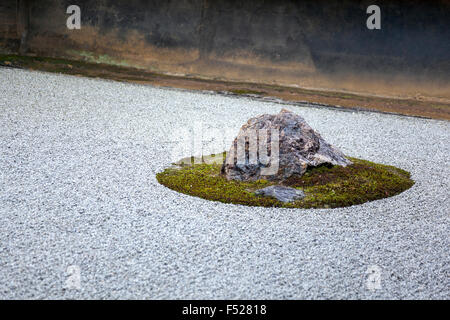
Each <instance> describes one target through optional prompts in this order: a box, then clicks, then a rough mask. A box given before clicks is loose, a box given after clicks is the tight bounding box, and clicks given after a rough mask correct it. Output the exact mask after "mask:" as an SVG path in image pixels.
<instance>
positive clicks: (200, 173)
mask: <svg viewBox="0 0 450 320" xmlns="http://www.w3.org/2000/svg"><path fill="white" fill-rule="evenodd" d="M225 157H226V153H225V152H224V153H221V154H215V155H209V156H203V157H202V158H194V157H191V158H186V159H181V160H180V161H178V162H176V163H174V164H173V166H172V167H170V168H167V169H165V170H164V171H163V172H160V173H158V174H157V175H156V178H157V180H158V182H159V183H161V184H162V185H164V186H166V187H168V188H170V189H172V190H175V191H178V192H181V193H184V194H188V195H191V196H195V197H199V198H203V199H206V200H212V201H220V202H224V203H233V204H240V205H246V206H257V207H283V208H305V209H307V208H339V207H348V206H352V205H357V204H362V203H365V202H368V201H373V200H378V199H383V198H387V197H392V196H395V195H397V194H399V193H401V192H403V191H405V190H407V189H409V188H411V186H412V185H413V184H414V181H413V180H411V179H410V173H409V172H407V171H405V170H402V169H399V168H396V167H394V166H388V165H384V164H379V163H374V162H370V161H366V160H361V159H356V158H351V157H348V159H350V160H351V161H352V162H353V164H351V165H348V166H346V167H342V166H328V165H322V166H319V167H311V168H308V170H307V171H306V173H305V174H304V175H303V176H302V177H296V178H291V179H289V180H287V181H284V182H283V184H282V185H283V186H288V187H293V188H296V189H301V190H302V191H303V192H304V193H305V195H306V196H305V197H304V198H303V199H301V200H296V201H293V202H289V203H285V202H281V201H278V200H277V199H276V198H273V197H266V196H258V195H256V194H255V193H254V192H255V191H256V190H258V189H261V188H265V187H268V186H271V185H277V184H278V182H276V181H268V180H263V179H261V180H257V181H253V182H243V181H236V180H227V179H226V178H225V177H224V176H223V175H221V167H222V162H223V159H225Z"/></svg>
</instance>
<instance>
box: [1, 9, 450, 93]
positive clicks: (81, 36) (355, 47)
mask: <svg viewBox="0 0 450 320" xmlns="http://www.w3.org/2000/svg"><path fill="white" fill-rule="evenodd" d="M375 3H376V4H377V5H378V6H380V8H381V30H368V29H367V28H366V19H367V17H368V15H367V14H366V8H367V7H368V6H369V5H371V4H375ZM71 4H77V5H78V6H80V8H81V22H82V24H81V25H82V27H81V30H68V29H67V27H66V19H67V17H68V16H69V15H68V14H66V8H67V7H68V6H69V5H71ZM27 12H28V14H29V17H28V18H29V23H28V25H27V24H23V23H22V27H20V26H19V27H17V26H16V25H15V24H20V21H27ZM449 16H450V1H448V0H428V1H425V0H411V1H402V0H377V1H372V0H370V1H366V0H362V1H356V0H327V1H324V0H323V1H319V0H303V1H292V0H277V1H263V0H248V1H234V0H177V1H170V0H155V1H143V0H128V1H125V0H123V1H120V0H119V1H118V0H116V1H112V0H101V1H93V0H83V1H81V0H77V1H74V0H67V1H66V0H44V1H30V0H28V1H27V0H17V1H12V0H2V4H1V5H0V18H1V20H0V46H2V47H3V48H5V47H6V46H9V48H12V47H13V49H14V50H19V48H20V47H22V50H25V51H27V52H29V53H35V54H39V55H45V56H53V57H70V58H75V59H87V60H93V61H97V62H106V63H114V64H122V65H128V66H135V67H139V68H146V69H149V70H154V71H159V72H169V73H176V74H178V73H179V74H190V75H197V76H202V77H211V78H224V79H229V80H246V81H255V82H266V83H279V84H285V85H299V86H303V87H320V88H329V89H345V90H352V91H360V92H368V93H379V94H394V95H397V94H400V95H402V94H407V95H415V94H422V95H433V96H440V97H445V98H450V40H449V39H450V22H449V18H448V17H449ZM23 25H25V26H27V27H23ZM24 29H28V33H26V34H25V36H24ZM14 30H17V31H16V32H14ZM20 39H22V40H20ZM21 42H22V44H21ZM14 46H15V47H14Z"/></svg>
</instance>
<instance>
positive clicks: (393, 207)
mask: <svg viewBox="0 0 450 320" xmlns="http://www.w3.org/2000/svg"><path fill="white" fill-rule="evenodd" d="M282 107H287V108H288V109H290V110H292V111H294V112H297V113H298V114H300V115H302V116H303V117H304V118H305V119H306V121H307V122H308V123H309V124H310V125H311V126H312V127H313V128H315V129H316V130H318V131H319V132H320V133H321V134H322V136H323V137H324V139H325V140H327V141H329V142H330V143H332V144H334V145H336V146H337V147H339V148H340V149H341V150H342V151H343V152H344V153H346V154H348V155H350V156H354V157H359V158H363V159H367V160H371V161H376V162H381V163H385V164H390V165H395V166H398V167H401V168H404V169H406V170H408V171H410V172H411V173H412V178H413V179H414V180H415V182H416V183H415V185H414V186H413V187H412V188H411V189H409V190H407V191H405V192H403V193H401V194H400V195H397V196H395V197H392V198H387V199H383V200H378V201H373V202H369V203H366V204H363V205H358V206H353V207H348V208H340V209H321V210H300V209H279V208H277V209H276V208H253V207H245V206H238V205H232V204H222V203H218V202H210V201H207V200H203V199H200V198H195V197H191V196H187V195H183V194H179V193H177V192H175V191H172V190H169V189H167V188H166V187H164V186H162V185H160V184H158V182H157V181H156V178H155V174H156V173H157V172H159V171H161V170H163V169H164V168H165V167H167V166H168V165H170V163H171V160H172V159H171V154H172V150H173V149H174V145H182V142H179V141H178V142H176V141H175V142H174V141H173V140H174V139H173V138H172V137H173V136H174V133H177V132H183V131H182V130H184V129H183V128H192V127H193V125H194V124H195V123H199V122H200V121H201V122H202V123H203V125H204V126H205V127H208V126H209V127H213V128H216V129H217V130H222V131H223V129H224V128H231V129H232V130H233V132H232V133H233V134H236V133H237V131H238V129H239V128H240V126H241V125H242V124H243V123H244V122H246V120H247V119H248V118H250V117H254V116H257V115H260V114H262V113H278V112H279V111H280V110H281V108H282ZM180 130H181V131H180ZM227 139H228V140H227ZM231 139H232V137H226V138H225V140H227V141H226V142H227V148H228V147H229V143H231ZM206 140H207V139H206ZM449 142H450V123H449V122H446V121H437V120H427V119H420V118H412V117H401V116H395V115H387V114H380V113H369V112H349V111H339V110H333V109H327V108H314V107H311V106H308V105H306V104H305V106H304V107H301V106H300V107H294V106H283V105H282V104H277V103H272V102H261V101H255V100H252V99H250V98H242V97H226V96H221V95H217V94H209V93H202V92H190V91H184V90H174V89H164V88H155V87H152V86H144V85H135V84H127V83H120V82H113V81H107V80H98V79H87V78H81V77H75V76H65V75H56V74H49V73H40V72H30V71H23V70H16V69H10V68H0V299H18V298H20V299H21V298H26V299H55V298H56V299H59V298H62V299H73V298H75V299H78V298H80V299H85V298H100V299H328V298H333V299H335V298H336V299H341V298H344V299H347V298H358V299H359V298H361V299H371V298H375V299H383V298H387V299H406V298H418V299H435V298H441V299H449V298H450V282H449V279H450V258H449V248H450V247H449V216H450V215H449V210H450V209H449V208H450V202H449V193H450V192H449V191H450V190H449V184H450V183H449V182H450V181H449V180H450V166H449V155H450V143H449ZM184 145H187V144H184ZM370 270H375V274H372V275H371V274H370V272H369V273H368V271H370ZM78 271H79V274H80V278H79V280H80V281H79V282H78V281H77V274H78V273H77V272H78ZM377 271H379V278H378V280H379V281H378V282H377V273H376V272H377ZM370 280H373V281H372V282H371V281H370ZM371 284H372V285H371Z"/></svg>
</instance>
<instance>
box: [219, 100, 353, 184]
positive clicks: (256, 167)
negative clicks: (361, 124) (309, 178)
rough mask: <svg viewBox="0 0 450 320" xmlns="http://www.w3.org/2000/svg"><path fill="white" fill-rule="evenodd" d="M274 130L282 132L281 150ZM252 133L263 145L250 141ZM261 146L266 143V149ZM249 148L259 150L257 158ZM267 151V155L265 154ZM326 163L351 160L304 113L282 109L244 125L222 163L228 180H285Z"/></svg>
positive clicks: (346, 163) (279, 138) (279, 133)
mask: <svg viewBox="0 0 450 320" xmlns="http://www.w3.org/2000/svg"><path fill="white" fill-rule="evenodd" d="M262 129H266V130H262ZM271 129H273V130H274V131H272V130H271ZM274 132H277V133H278V140H279V142H278V152H277V150H276V145H277V143H276V133H274ZM255 133H256V134H255ZM252 134H253V135H252ZM261 134H262V136H261ZM264 134H266V135H267V138H266V136H264ZM249 136H250V137H253V140H254V139H255V137H256V136H257V137H258V140H257V143H256V144H257V145H258V146H259V147H255V145H256V144H255V143H253V144H252V143H251V142H250V141H251V139H249V138H248V137H249ZM272 136H273V137H272ZM246 137H247V138H246ZM264 139H266V141H267V143H266V145H264V144H262V143H261V142H263V141H264ZM272 140H273V141H272ZM243 141H244V142H243ZM261 145H264V148H262V147H261ZM274 148H275V149H274ZM244 149H245V157H244V158H242V154H243V152H239V150H244ZM272 149H273V150H272ZM249 150H250V151H253V153H255V152H257V156H256V159H257V160H256V161H255V157H253V159H252V156H249V154H250V153H249ZM256 150H257V151H256ZM265 150H267V156H265V155H264V152H265ZM239 155H240V156H239ZM269 158H270V160H268V159H269ZM239 159H240V161H238V160H239ZM322 164H331V165H341V166H347V165H349V164H351V161H350V160H348V159H346V158H345V156H344V154H343V153H342V152H341V151H339V150H338V149H336V148H335V147H333V146H332V145H330V144H329V143H327V142H326V141H325V140H324V139H323V138H322V137H321V136H320V134H319V133H317V132H316V131H314V130H313V129H312V128H311V127H310V126H309V125H308V124H307V123H306V121H305V120H304V119H303V118H302V117H301V116H299V115H297V114H295V113H293V112H291V111H289V110H286V109H282V110H281V112H280V113H279V114H276V115H269V114H264V115H261V116H259V117H255V118H251V119H250V120H248V121H247V123H246V124H244V125H243V126H242V127H241V130H240V131H239V134H238V136H237V137H236V139H235V140H234V141H233V144H232V146H231V148H230V150H229V152H228V153H227V157H226V159H225V161H224V163H223V165H222V174H223V175H224V176H225V177H226V178H227V179H228V180H240V181H254V180H258V179H269V180H280V181H283V180H286V179H288V178H289V177H292V176H298V177H300V176H302V175H303V174H304V173H305V172H306V169H307V168H308V167H314V166H319V165H322Z"/></svg>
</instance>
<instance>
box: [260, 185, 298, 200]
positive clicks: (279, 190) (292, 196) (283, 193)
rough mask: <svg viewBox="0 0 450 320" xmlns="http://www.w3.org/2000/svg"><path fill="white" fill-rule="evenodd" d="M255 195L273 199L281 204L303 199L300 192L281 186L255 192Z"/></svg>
mask: <svg viewBox="0 0 450 320" xmlns="http://www.w3.org/2000/svg"><path fill="white" fill-rule="evenodd" d="M255 194H256V195H260V196H266V197H274V198H276V199H277V200H279V201H281V202H292V201H295V200H300V199H303V198H304V197H305V193H304V192H303V191H302V190H298V189H295V188H290V187H283V186H270V187H266V188H263V189H259V190H256V191H255Z"/></svg>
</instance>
